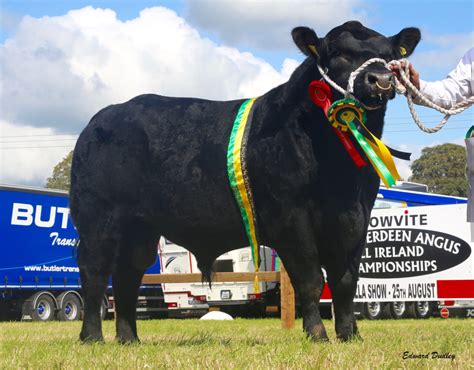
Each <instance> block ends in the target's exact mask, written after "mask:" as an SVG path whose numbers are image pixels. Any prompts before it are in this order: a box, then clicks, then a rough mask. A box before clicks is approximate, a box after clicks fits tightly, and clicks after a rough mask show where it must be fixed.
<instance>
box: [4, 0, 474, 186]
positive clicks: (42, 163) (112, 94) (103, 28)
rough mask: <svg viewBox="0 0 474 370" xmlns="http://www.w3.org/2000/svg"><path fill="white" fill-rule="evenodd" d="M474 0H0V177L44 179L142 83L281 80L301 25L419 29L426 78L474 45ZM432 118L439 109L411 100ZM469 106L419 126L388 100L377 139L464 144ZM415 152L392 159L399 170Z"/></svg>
mask: <svg viewBox="0 0 474 370" xmlns="http://www.w3.org/2000/svg"><path fill="white" fill-rule="evenodd" d="M473 3H474V2H473V1H472V0H468V1H464V0H449V1H437V0H430V1H404V0H398V1H384V0H382V1H380V0H379V1H373V0H345V1H344V0H342V1H341V0H339V1H330V0H324V1H309V0H294V1H290V0H281V1H276V0H273V1H257V0H254V1H242V0H234V1H226V0H221V1H217V0H214V1H206V0H199V1H190V0H180V1H145V0H134V1H128V0H110V1H105V0H103V1H93V0H91V1H82V0H68V1H51V0H29V1H26V0H15V1H9V0H0V16H1V18H0V68H1V69H0V87H1V88H0V183H2V184H13V185H33V186H44V184H45V183H46V179H47V177H49V176H51V174H52V169H53V167H54V166H55V165H56V164H57V163H58V162H59V161H61V160H62V158H64V157H65V156H66V155H67V153H69V151H71V150H72V149H73V147H74V143H75V140H76V139H77V136H78V134H79V133H80V132H81V130H82V129H83V128H84V127H85V126H86V125H87V123H88V122H89V120H90V118H91V117H92V116H93V115H94V114H95V113H96V112H97V111H98V110H100V109H101V108H103V107H105V106H107V105H110V104H115V103H120V102H124V101H127V100H129V99H131V98H132V97H134V96H136V95H140V94H143V93H156V94H161V95H169V96H194V97H201V98H207V99H214V100H230V99H237V98H245V97H253V96H258V95H261V94H263V93H265V92H266V91H268V90H270V89H271V88H273V87H274V86H277V85H279V84H282V83H284V82H286V81H287V80H288V78H289V77H290V75H291V73H292V71H293V70H294V69H295V68H296V67H297V66H298V65H299V64H300V63H301V62H302V60H303V55H302V54H301V53H300V52H299V51H298V49H297V48H296V46H295V45H294V44H293V43H292V40H291V36H290V32H291V29H292V28H294V27H296V26H309V27H311V28H313V29H314V30H315V31H316V33H317V34H318V36H320V37H323V36H324V35H325V34H326V33H327V32H328V31H329V30H331V29H332V28H334V27H336V26H338V25H340V24H342V23H344V22H346V21H348V20H359V21H361V22H362V23H363V24H364V25H365V26H367V27H370V28H372V29H374V30H376V31H378V32H380V33H382V34H384V35H386V36H391V35H394V34H397V33H398V32H399V31H400V30H401V29H402V28H404V27H412V26H413V27H418V28H420V29H421V33H422V39H421V41H420V43H419V45H418V47H417V49H416V50H415V52H414V54H413V55H412V56H411V57H410V61H411V62H412V63H413V64H414V65H415V66H416V68H417V70H418V71H419V72H420V75H421V77H422V78H423V79H424V80H427V81H434V80H439V79H442V78H444V77H445V76H446V75H447V74H448V73H449V72H450V71H451V70H452V69H453V68H454V67H455V66H456V64H457V63H458V61H459V59H460V58H461V57H462V55H463V54H464V53H465V52H466V51H467V50H468V49H469V48H471V47H473V46H474V30H473V25H474V9H473V7H474V5H473ZM417 111H418V115H419V116H420V117H421V119H422V121H423V122H424V123H425V124H426V125H427V126H435V125H436V124H437V123H438V122H439V121H440V120H441V118H442V116H441V114H439V113H437V112H436V111H434V110H430V109H427V108H421V107H418V108H417ZM473 118H474V108H470V109H468V110H466V111H465V112H464V113H462V114H460V115H457V116H454V117H452V118H451V119H450V120H449V121H448V123H447V125H446V126H445V128H444V129H442V130H441V131H440V132H438V133H436V134H426V133H424V132H422V131H420V130H419V129H418V127H417V126H416V125H415V123H414V121H413V119H412V118H411V116H410V113H409V110H408V108H407V104H406V99H405V97H403V96H398V97H397V98H396V99H395V100H394V101H391V102H389V106H388V110H387V114H386V124H385V131H384V136H383V141H384V142H385V143H387V144H388V145H390V146H392V147H394V148H399V149H402V150H405V151H409V152H412V153H413V155H412V161H413V160H414V159H416V158H418V157H419V156H420V153H421V150H422V148H423V147H426V146H433V145H439V144H443V143H448V142H449V143H456V144H461V145H464V144H463V137H464V134H465V132H466V131H467V130H468V128H469V127H470V126H471V125H472V124H474V119H473ZM410 163H412V162H406V161H398V160H397V167H398V169H399V172H400V174H401V175H402V177H404V178H405V179H407V178H408V177H409V175H410V173H411V171H410Z"/></svg>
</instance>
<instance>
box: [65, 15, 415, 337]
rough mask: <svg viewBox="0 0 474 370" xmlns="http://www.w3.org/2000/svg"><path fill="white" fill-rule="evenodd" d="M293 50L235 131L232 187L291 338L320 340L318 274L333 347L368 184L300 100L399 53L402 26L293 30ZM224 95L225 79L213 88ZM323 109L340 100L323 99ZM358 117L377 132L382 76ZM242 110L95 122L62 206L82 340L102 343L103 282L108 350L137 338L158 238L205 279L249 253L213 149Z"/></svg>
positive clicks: (370, 86)
mask: <svg viewBox="0 0 474 370" xmlns="http://www.w3.org/2000/svg"><path fill="white" fill-rule="evenodd" d="M292 36H293V39H294V41H295V43H296V45H297V46H298V48H299V49H300V50H301V51H302V52H303V53H304V54H305V55H306V56H307V58H306V60H305V61H304V62H303V63H302V64H301V65H300V66H299V67H298V68H297V69H296V70H295V72H294V73H293V74H292V76H291V78H290V80H289V81H288V82H287V83H285V84H283V85H281V86H278V87H276V88H274V89H272V90H271V91H269V92H268V93H266V94H265V95H263V96H261V97H259V98H258V99H257V100H256V101H255V103H254V105H253V107H252V114H251V117H250V118H249V119H250V120H251V128H250V129H249V132H246V134H245V135H246V142H245V145H246V152H245V153H246V154H245V156H246V157H245V162H246V176H247V178H248V182H249V184H250V187H251V190H252V193H253V202H254V209H255V216H256V224H257V225H258V238H259V239H258V242H259V243H260V244H261V245H268V246H271V247H272V248H274V249H275V250H276V251H277V252H278V254H279V256H280V257H281V259H282V261H283V263H284V265H285V267H286V269H287V271H288V274H289V276H290V278H291V281H292V283H293V286H294V288H295V289H296V292H297V293H298V296H299V299H300V302H301V307H302V315H303V327H304V330H305V332H306V333H307V334H308V335H310V336H311V337H313V338H314V339H323V340H324V339H327V335H326V331H325V328H324V326H323V324H322V322H321V317H320V313H319V308H318V303H319V298H320V295H321V291H322V288H323V283H324V277H323V274H322V271H321V268H322V267H324V268H325V270H326V272H327V280H328V283H329V286H330V289H331V291H332V295H333V300H334V310H335V321H336V323H335V325H336V333H337V337H338V338H340V339H342V340H347V339H350V338H351V337H353V336H356V335H357V327H356V322H355V318H354V314H353V298H354V294H355V288H356V282H357V279H358V266H359V261H360V257H361V253H362V249H363V246H364V242H365V235H366V231H367V226H368V221H369V216H370V211H371V209H372V206H373V203H374V200H375V198H376V195H377V190H378V187H379V178H378V176H377V174H376V172H375V170H374V169H373V168H372V167H371V166H366V167H363V168H357V167H356V166H355V165H354V163H353V161H352V160H351V158H350V156H349V155H348V154H347V152H346V150H345V149H344V147H343V146H342V145H341V142H340V141H339V139H338V137H337V136H336V135H335V133H334V131H333V130H332V128H331V127H330V125H329V123H328V120H327V118H326V116H325V114H324V113H323V111H322V110H321V109H320V108H318V107H317V106H315V105H314V104H313V103H312V102H311V100H310V97H309V96H308V84H309V83H310V82H311V81H313V80H316V79H320V78H321V75H320V73H319V72H318V69H317V63H319V64H320V65H321V67H322V68H324V69H327V71H328V72H327V73H328V75H329V76H330V77H331V78H332V79H333V80H334V81H335V82H337V83H338V84H339V85H341V86H346V84H347V81H348V78H349V74H350V73H351V71H353V70H355V69H356V68H357V67H358V66H360V65H361V64H362V63H363V62H364V61H366V60H368V59H370V58H373V57H378V58H382V59H384V60H386V61H389V60H392V59H399V58H400V57H402V56H408V55H410V54H411V53H412V51H413V49H414V48H415V46H416V44H417V43H418V41H419V39H420V32H419V30H418V29H416V28H406V29H403V30H402V31H401V32H400V33H398V34H397V35H395V36H392V37H384V36H383V35H381V34H379V33H377V32H375V31H373V30H370V29H368V28H365V27H364V26H363V25H362V24H360V23H359V22H347V23H345V24H343V25H341V26H339V27H336V28H335V29H333V30H332V31H330V32H329V33H328V34H327V35H326V37H324V38H318V37H317V36H316V34H315V32H314V31H313V30H311V29H309V28H306V27H298V28H295V29H294V30H293V32H292ZM223 83H225V81H224V82H223ZM334 95H335V98H340V97H341V95H340V94H339V93H337V92H336V91H334ZM354 95H355V97H356V98H357V99H358V100H360V101H361V102H362V103H364V104H365V105H366V106H368V107H372V108H373V109H371V110H368V111H367V126H368V128H369V129H370V130H371V131H372V132H373V133H374V134H375V135H376V136H378V137H380V136H381V134H382V129H383V124H384V114H385V109H386V103H387V100H388V99H391V98H393V96H394V88H393V81H392V75H391V73H390V72H389V71H388V70H387V69H386V68H385V67H384V66H383V65H382V64H381V63H379V64H377V63H374V64H371V65H370V66H369V67H368V68H367V69H365V70H364V71H363V72H362V73H360V74H359V76H358V77H357V79H356V80H355V83H354ZM242 103H243V100H234V101H225V102H217V101H208V100H201V99H193V98H170V97H164V96H159V95H151V94H150V95H141V96H138V97H135V98H133V99H132V100H130V101H128V102H126V103H123V104H118V105H113V106H109V107H107V108H105V109H103V110H101V111H100V112H99V113H97V114H96V115H95V116H94V117H93V118H92V120H91V121H90V123H89V124H88V126H87V127H86V128H85V129H84V131H83V132H82V134H81V135H80V137H79V140H78V142H77V145H76V148H75V150H74V158H73V163H72V172H71V194H70V205H71V212H72V216H73V220H74V222H75V225H76V227H77V229H78V232H79V236H80V244H79V247H78V264H79V268H80V273H81V280H82V287H83V297H84V322H83V326H82V331H81V334H80V338H81V339H82V340H83V341H88V340H102V338H103V337H102V328H101V321H100V313H99V311H100V305H101V301H102V297H103V295H104V292H105V289H106V286H107V281H108V278H109V277H110V276H112V280H113V289H114V297H115V308H116V330H117V339H118V340H119V341H120V342H132V341H136V340H138V337H137V329H136V317H135V305H136V302H137V294H138V287H139V285H140V282H141V279H142V276H143V274H144V271H145V270H146V269H147V267H149V266H150V265H151V264H152V263H153V262H154V261H155V258H156V245H157V241H158V239H159V237H160V235H164V236H165V237H166V238H168V239H170V240H172V241H174V242H175V243H177V244H179V245H182V246H184V247H186V248H187V249H188V250H190V251H191V252H192V253H193V254H194V255H195V256H196V258H197V261H198V264H199V268H200V269H201V271H202V272H203V274H204V275H205V276H207V277H210V275H211V266H212V263H213V261H214V260H215V259H216V257H218V256H219V255H221V254H222V253H224V252H227V251H229V250H232V249H236V248H240V247H243V246H246V245H248V244H249V242H248V239H247V235H246V231H245V229H244V224H243V220H242V217H241V213H240V209H239V206H238V203H237V202H236V200H235V199H236V198H235V197H234V194H233V192H232V189H231V186H230V185H229V178H228V175H227V167H226V164H227V150H228V145H229V138H230V136H231V131H232V127H233V122H234V120H235V117H236V114H237V112H238V110H239V107H240V106H241V105H242Z"/></svg>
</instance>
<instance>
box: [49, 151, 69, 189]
mask: <svg viewBox="0 0 474 370" xmlns="http://www.w3.org/2000/svg"><path fill="white" fill-rule="evenodd" d="M72 153H73V151H72V150H71V151H70V152H69V154H68V155H67V156H65V157H64V158H63V159H62V161H61V162H59V163H58V164H57V165H56V166H54V168H53V175H52V176H51V177H48V179H47V180H46V187H47V188H52V189H62V190H67V191H69V187H70V186H71V162H72Z"/></svg>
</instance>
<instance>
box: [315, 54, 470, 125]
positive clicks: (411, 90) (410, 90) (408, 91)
mask: <svg viewBox="0 0 474 370" xmlns="http://www.w3.org/2000/svg"><path fill="white" fill-rule="evenodd" d="M402 62H403V63H404V64H405V67H402ZM372 63H382V64H383V65H384V66H385V68H387V69H388V70H390V68H389V67H390V66H391V65H398V66H399V70H400V77H401V79H402V80H403V82H404V83H405V86H406V88H405V87H404V86H403V85H402V84H401V82H400V81H399V80H398V78H396V77H395V78H396V85H395V88H396V91H397V93H398V94H404V95H406V97H407V104H408V108H409V109H410V113H411V115H412V117H413V120H414V121H415V123H416V124H417V125H418V127H419V128H420V130H422V131H424V132H426V133H429V134H432V133H435V132H438V131H439V130H441V129H442V128H443V127H444V125H445V124H446V122H448V120H449V118H450V117H451V116H452V115H455V114H459V113H461V112H463V111H464V110H466V109H467V108H469V107H470V106H471V105H473V104H474V96H472V97H470V98H467V99H465V100H463V101H460V102H459V103H457V104H455V105H453V106H452V107H451V109H446V108H443V107H441V106H439V105H438V104H436V103H434V102H433V101H431V100H430V99H429V98H428V97H427V96H425V95H423V94H422V93H421V92H420V90H418V89H417V88H416V86H415V85H413V84H412V83H411V81H410V78H409V77H408V76H409V66H410V62H409V61H408V60H407V59H401V60H392V61H390V62H388V63H387V62H386V61H385V60H384V59H381V58H372V59H369V60H367V61H366V62H364V63H363V64H362V65H361V66H359V68H357V69H356V70H355V71H353V72H352V73H351V74H350V76H349V81H348V82H347V89H346V90H344V89H343V88H342V87H340V86H339V85H338V84H337V83H336V82H334V81H333V80H332V79H331V78H330V77H329V76H328V75H327V73H326V72H325V71H324V70H323V69H322V67H321V66H320V65H319V64H318V69H319V72H320V73H321V75H322V76H323V78H324V79H325V80H326V82H327V83H328V84H330V85H331V86H332V87H333V88H334V89H336V90H337V91H339V92H340V93H341V94H342V95H344V97H345V98H352V99H355V100H357V98H355V96H354V94H353V92H354V81H355V79H356V78H357V76H358V75H359V73H360V72H362V70H364V69H365V68H367V66H369V65H370V64H372ZM413 95H415V96H416V98H417V99H418V100H420V101H421V102H423V104H425V105H426V106H428V107H430V108H433V109H435V110H437V111H438V112H440V113H442V114H444V115H445V116H444V118H443V119H442V120H441V122H440V123H438V124H437V125H436V126H435V127H432V128H429V127H426V126H425V125H424V124H423V122H421V120H420V118H419V117H418V114H417V113H416V110H415V106H414V103H413ZM357 101H358V100H357ZM359 103H361V102H359ZM361 104H362V103H361ZM362 106H363V107H364V108H365V109H369V110H374V109H378V108H373V107H368V106H366V105H365V104H362Z"/></svg>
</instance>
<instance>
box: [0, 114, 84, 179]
mask: <svg viewBox="0 0 474 370" xmlns="http://www.w3.org/2000/svg"><path fill="white" fill-rule="evenodd" d="M0 127H1V129H0V183H3V184H23V185H45V183H46V178H47V177H49V176H51V174H52V172H53V167H54V166H55V165H56V164H57V163H58V162H59V161H60V160H61V159H62V158H63V157H65V156H66V155H67V153H69V152H70V151H71V150H72V149H73V146H74V142H75V140H70V139H71V138H73V137H71V136H68V137H65V136H61V137H59V136H52V135H56V132H55V131H54V130H53V129H51V128H37V127H31V126H16V125H13V124H11V123H8V122H5V121H0ZM73 139H74V138H73ZM18 148H23V149H18Z"/></svg>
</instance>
